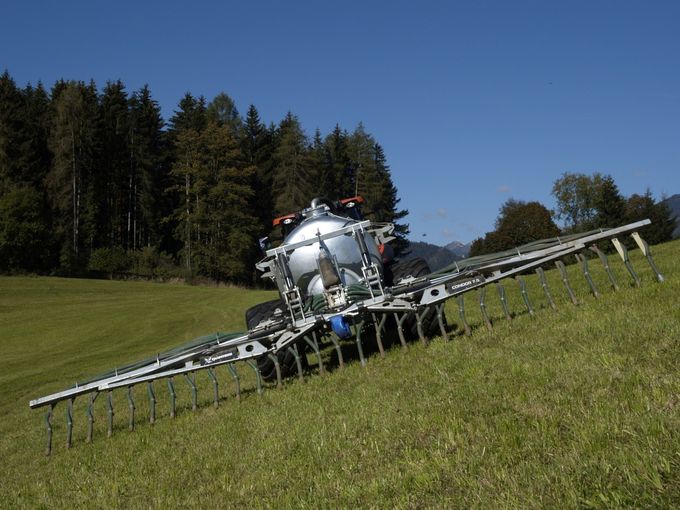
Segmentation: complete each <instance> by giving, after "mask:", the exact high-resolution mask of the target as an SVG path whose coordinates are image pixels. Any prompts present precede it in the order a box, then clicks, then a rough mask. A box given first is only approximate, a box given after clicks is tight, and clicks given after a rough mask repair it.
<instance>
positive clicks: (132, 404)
mask: <svg viewBox="0 0 680 510" xmlns="http://www.w3.org/2000/svg"><path fill="white" fill-rule="evenodd" d="M127 400H128V409H130V422H129V424H128V430H129V431H130V432H132V431H134V430H135V401H134V399H133V398H132V386H128V387H127Z"/></svg>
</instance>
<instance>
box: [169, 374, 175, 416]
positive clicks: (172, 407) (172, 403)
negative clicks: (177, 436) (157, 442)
mask: <svg viewBox="0 0 680 510" xmlns="http://www.w3.org/2000/svg"><path fill="white" fill-rule="evenodd" d="M168 393H169V394H170V418H174V417H175V416H176V415H177V393H175V382H174V381H173V379H172V377H168Z"/></svg>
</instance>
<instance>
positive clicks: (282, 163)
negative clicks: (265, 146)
mask: <svg viewBox="0 0 680 510" xmlns="http://www.w3.org/2000/svg"><path fill="white" fill-rule="evenodd" d="M278 138H279V140H278V144H277V148H276V151H275V152H274V160H275V162H276V171H275V173H274V177H273V183H272V184H273V196H274V211H275V213H277V214H286V213H289V212H291V211H296V210H298V209H301V208H303V207H304V206H305V205H307V203H308V202H309V200H310V197H311V196H313V195H315V193H314V191H315V189H316V186H315V184H314V182H313V180H312V177H313V174H312V173H311V172H310V169H309V168H308V164H307V159H306V158H307V139H306V137H305V134H304V132H303V131H302V126H300V122H299V121H298V119H297V117H295V116H294V115H293V114H292V113H290V112H288V114H287V115H286V117H285V119H283V120H282V121H281V124H280V125H279V136H278Z"/></svg>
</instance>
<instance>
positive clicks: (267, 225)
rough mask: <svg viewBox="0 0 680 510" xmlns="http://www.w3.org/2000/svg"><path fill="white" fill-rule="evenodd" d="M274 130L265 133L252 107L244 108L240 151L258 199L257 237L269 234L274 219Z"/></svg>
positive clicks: (256, 211) (257, 114)
mask: <svg viewBox="0 0 680 510" xmlns="http://www.w3.org/2000/svg"><path fill="white" fill-rule="evenodd" d="M274 131H275V130H274V129H271V130H270V129H267V128H266V127H265V125H264V124H263V123H262V122H261V121H260V115H259V113H258V111H257V108H255V106H254V105H250V107H249V108H248V114H247V115H246V121H245V124H244V127H243V130H242V138H241V149H242V152H243V157H244V159H245V161H246V163H247V164H248V166H253V167H255V180H254V184H253V186H254V190H255V193H256V195H257V197H258V202H257V205H256V207H255V214H256V215H257V217H258V218H259V225H260V227H259V232H258V236H260V237H261V236H263V235H266V234H268V233H269V231H270V230H271V225H272V217H273V216H274V205H273V192H272V181H273V174H274V161H273V152H274V149H275V143H274Z"/></svg>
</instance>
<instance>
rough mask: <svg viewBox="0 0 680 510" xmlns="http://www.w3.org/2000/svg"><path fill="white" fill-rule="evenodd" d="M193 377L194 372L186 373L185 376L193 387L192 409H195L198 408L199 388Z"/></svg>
mask: <svg viewBox="0 0 680 510" xmlns="http://www.w3.org/2000/svg"><path fill="white" fill-rule="evenodd" d="M193 377H194V373H193V372H192V373H191V376H190V375H189V374H184V378H185V379H186V381H187V383H189V387H190V388H191V410H192V411H195V410H196V409H197V408H198V390H197V389H196V380H195V379H194V378H193Z"/></svg>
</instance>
